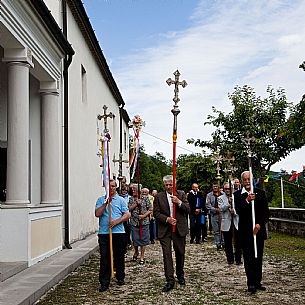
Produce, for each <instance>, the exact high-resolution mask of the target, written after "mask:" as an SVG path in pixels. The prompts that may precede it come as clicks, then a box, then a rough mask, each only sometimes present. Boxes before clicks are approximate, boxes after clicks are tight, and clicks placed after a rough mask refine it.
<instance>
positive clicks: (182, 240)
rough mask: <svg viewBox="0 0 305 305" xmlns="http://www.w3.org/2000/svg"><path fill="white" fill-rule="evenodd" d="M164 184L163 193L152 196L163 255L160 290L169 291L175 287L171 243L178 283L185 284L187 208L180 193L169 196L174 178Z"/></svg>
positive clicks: (184, 199) (166, 180) (164, 181)
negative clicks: (164, 280) (162, 279)
mask: <svg viewBox="0 0 305 305" xmlns="http://www.w3.org/2000/svg"><path fill="white" fill-rule="evenodd" d="M163 183H164V187H165V191H163V192H160V193H158V194H157V195H156V196H155V199H154V210H153V214H154V216H155V218H156V219H157V221H158V239H159V240H160V244H161V246H162V252H163V263H164V273H165V278H166V284H165V286H164V287H163V290H162V291H163V292H168V291H170V290H171V289H173V288H174V284H175V278H174V265H173V257H172V243H173V247H174V251H175V256H176V275H177V279H178V283H179V284H180V285H185V279H184V270H183V268H184V255H185V244H186V235H187V234H188V224H187V220H188V214H189V211H190V207H189V204H188V202H187V199H186V195H185V193H184V192H183V191H177V192H176V194H172V192H173V176H170V175H169V176H165V177H164V178H163ZM173 205H176V218H174V217H173ZM173 226H175V232H174V233H173V232H172V228H173Z"/></svg>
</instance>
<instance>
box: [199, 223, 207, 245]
mask: <svg viewBox="0 0 305 305" xmlns="http://www.w3.org/2000/svg"><path fill="white" fill-rule="evenodd" d="M201 236H202V241H204V239H205V238H207V236H208V228H207V224H206V223H202V224H201Z"/></svg>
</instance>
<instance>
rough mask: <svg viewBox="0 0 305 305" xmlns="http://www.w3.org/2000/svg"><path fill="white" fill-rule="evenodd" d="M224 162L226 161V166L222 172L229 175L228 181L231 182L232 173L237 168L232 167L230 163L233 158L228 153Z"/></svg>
mask: <svg viewBox="0 0 305 305" xmlns="http://www.w3.org/2000/svg"><path fill="white" fill-rule="evenodd" d="M223 160H224V161H227V166H226V168H225V169H224V170H223V171H224V172H225V173H228V175H229V180H230V181H231V180H232V173H233V171H235V170H237V168H235V167H233V166H232V163H231V162H233V161H234V160H235V158H234V156H233V155H232V154H231V153H228V154H227V156H226V157H224V158H223Z"/></svg>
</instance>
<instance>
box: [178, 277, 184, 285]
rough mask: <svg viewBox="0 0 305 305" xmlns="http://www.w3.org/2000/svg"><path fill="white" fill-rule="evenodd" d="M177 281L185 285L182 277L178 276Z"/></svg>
mask: <svg viewBox="0 0 305 305" xmlns="http://www.w3.org/2000/svg"><path fill="white" fill-rule="evenodd" d="M178 283H179V284H180V285H185V279H184V277H181V278H179V279H178Z"/></svg>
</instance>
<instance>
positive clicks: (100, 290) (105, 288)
mask: <svg viewBox="0 0 305 305" xmlns="http://www.w3.org/2000/svg"><path fill="white" fill-rule="evenodd" d="M108 289H109V287H108V286H100V288H99V289H98V291H99V292H104V291H106V290H108Z"/></svg>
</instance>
